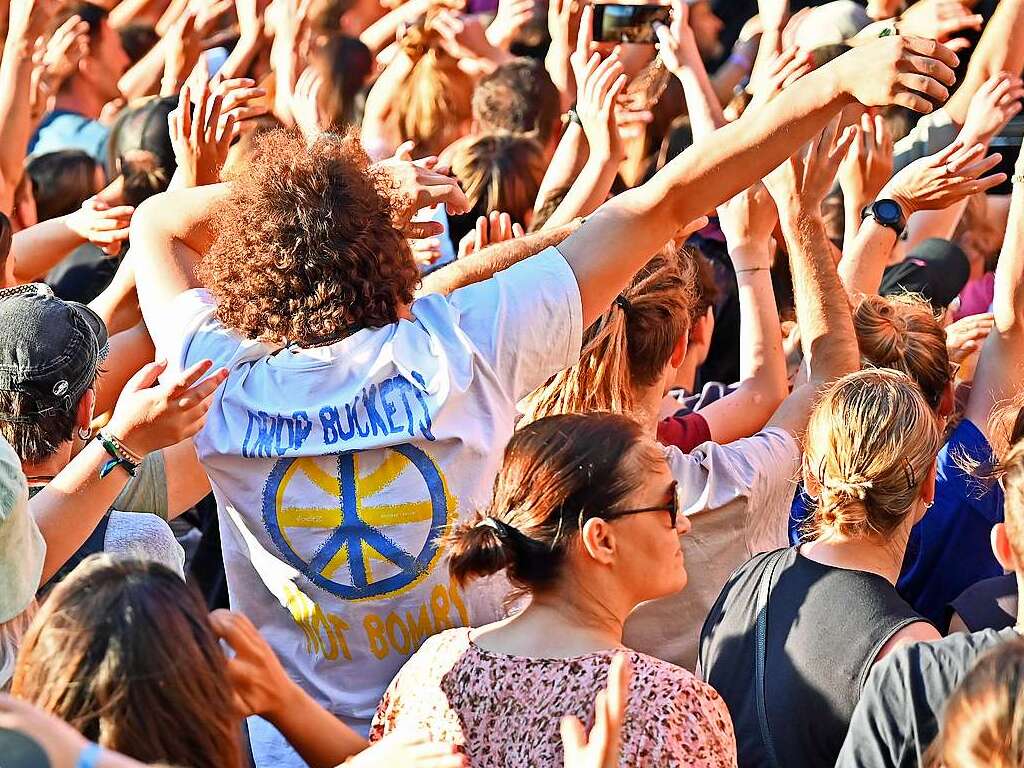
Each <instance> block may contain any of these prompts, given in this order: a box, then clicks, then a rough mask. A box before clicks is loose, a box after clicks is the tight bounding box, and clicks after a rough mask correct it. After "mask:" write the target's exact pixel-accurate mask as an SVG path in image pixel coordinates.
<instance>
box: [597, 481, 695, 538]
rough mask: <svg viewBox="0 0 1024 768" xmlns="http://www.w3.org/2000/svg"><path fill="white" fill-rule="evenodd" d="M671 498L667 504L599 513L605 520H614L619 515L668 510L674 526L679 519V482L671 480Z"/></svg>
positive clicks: (626, 515)
mask: <svg viewBox="0 0 1024 768" xmlns="http://www.w3.org/2000/svg"><path fill="white" fill-rule="evenodd" d="M671 493H672V498H671V500H670V501H669V502H668V503H667V504H659V505H658V506H656V507H640V508H638V509H622V510H619V511H618V512H608V513H607V514H604V515H600V517H602V518H603V519H605V520H615V519H616V518H619V517H628V516H629V515H639V514H642V513H644V512H668V519H669V521H670V522H671V523H672V527H673V528H675V527H676V522H677V521H678V520H679V484H678V483H676V482H675V481H673V482H672V488H671Z"/></svg>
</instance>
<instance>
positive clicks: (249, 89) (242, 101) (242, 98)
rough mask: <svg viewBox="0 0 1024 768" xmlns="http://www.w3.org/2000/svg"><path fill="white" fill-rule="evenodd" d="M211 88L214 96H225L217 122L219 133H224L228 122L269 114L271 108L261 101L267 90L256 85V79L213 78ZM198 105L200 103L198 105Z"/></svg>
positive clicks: (240, 121)
mask: <svg viewBox="0 0 1024 768" xmlns="http://www.w3.org/2000/svg"><path fill="white" fill-rule="evenodd" d="M210 90H211V93H212V94H213V95H214V96H223V97H224V103H223V104H222V105H221V108H220V120H219V121H218V122H217V132H218V134H220V133H223V132H224V130H225V128H226V127H227V123H228V122H229V121H232V122H234V123H236V124H237V123H242V122H244V121H246V120H252V119H253V118H254V117H259V116H261V115H265V114H267V112H268V111H269V108H268V106H267V104H266V103H264V102H262V101H260V100H261V99H262V98H263V97H264V96H266V95H267V92H266V91H265V90H264V89H262V88H257V87H256V81H255V80H253V79H251V78H248V77H235V78H231V79H230V80H222V79H220V78H219V77H215V78H213V80H212V81H211V82H210ZM197 106H198V105H197Z"/></svg>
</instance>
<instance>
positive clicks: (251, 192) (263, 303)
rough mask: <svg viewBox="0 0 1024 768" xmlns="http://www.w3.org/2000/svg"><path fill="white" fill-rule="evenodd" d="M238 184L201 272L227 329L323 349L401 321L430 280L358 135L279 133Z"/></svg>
mask: <svg viewBox="0 0 1024 768" xmlns="http://www.w3.org/2000/svg"><path fill="white" fill-rule="evenodd" d="M231 178H232V182H233V183H232V186H231V193H230V195H229V196H228V198H227V200H226V201H225V202H224V204H223V205H222V206H221V207H220V208H219V209H218V211H217V215H216V230H215V231H216V232H217V237H216V239H215V240H214V242H213V244H212V245H211V247H210V250H209V253H208V254H207V256H206V258H205V259H203V263H202V264H201V266H200V279H201V280H202V281H203V285H206V286H207V287H209V289H210V291H211V292H212V293H213V295H214V296H215V297H216V299H217V316H218V317H219V318H220V320H221V322H223V323H224V324H225V325H227V326H228V327H230V328H233V329H235V330H237V331H239V332H240V333H241V334H243V335H244V336H245V337H246V338H249V339H259V340H264V341H273V342H275V343H280V342H283V341H285V340H287V341H289V342H293V343H295V344H298V345H300V346H304V347H313V346H320V345H323V344H328V343H331V342H334V341H338V340H339V339H341V338H343V337H345V336H347V335H349V334H351V333H354V332H355V331H358V330H361V329H363V328H378V327H381V326H384V325H387V324H389V323H394V322H396V321H397V320H398V313H399V311H400V309H401V308H402V307H403V306H404V305H406V304H408V303H409V302H411V301H412V297H413V290H414V289H415V287H416V284H417V282H418V281H419V270H418V269H417V268H416V263H415V261H413V257H412V252H411V251H410V250H409V244H408V242H407V241H406V240H405V238H404V237H403V236H402V233H401V232H399V231H398V230H397V229H395V228H394V226H392V222H391V214H392V210H391V201H389V200H388V199H387V198H386V197H385V196H384V195H383V194H382V193H381V191H379V190H378V189H377V187H376V186H375V180H374V179H373V177H372V176H371V174H370V170H369V158H367V156H366V154H365V153H364V152H363V150H362V147H361V146H360V145H359V141H358V139H357V138H356V137H355V136H354V135H348V136H345V137H343V138H339V137H337V136H335V135H333V134H323V135H321V137H320V138H319V139H318V140H317V141H316V143H315V144H313V146H311V147H307V146H306V142H305V141H304V140H303V139H302V137H301V136H299V135H298V133H297V132H294V131H273V132H271V133H267V134H265V135H263V136H261V137H260V138H259V139H257V141H256V148H255V151H254V153H253V155H252V157H250V158H249V159H248V161H247V162H246V163H244V164H242V165H241V166H240V167H239V168H238V169H237V170H236V171H233V172H232V174H231Z"/></svg>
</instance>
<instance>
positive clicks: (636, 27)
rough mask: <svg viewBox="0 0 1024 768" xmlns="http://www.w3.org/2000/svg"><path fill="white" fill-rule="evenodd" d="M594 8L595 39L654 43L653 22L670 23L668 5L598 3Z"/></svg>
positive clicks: (667, 24)
mask: <svg viewBox="0 0 1024 768" xmlns="http://www.w3.org/2000/svg"><path fill="white" fill-rule="evenodd" d="M593 8H594V42H595V43H656V42H657V41H658V38H657V35H655V34H654V25H655V23H661V24H664V25H665V26H666V27H667V26H670V25H671V24H672V9H671V8H670V7H669V6H667V5H633V4H630V3H601V4H600V5H597V4H595V5H594V6H593Z"/></svg>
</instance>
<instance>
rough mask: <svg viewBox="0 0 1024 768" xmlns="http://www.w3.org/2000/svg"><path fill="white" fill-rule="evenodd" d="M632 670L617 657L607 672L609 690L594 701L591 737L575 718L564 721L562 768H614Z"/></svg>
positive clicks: (562, 728) (625, 659)
mask: <svg viewBox="0 0 1024 768" xmlns="http://www.w3.org/2000/svg"><path fill="white" fill-rule="evenodd" d="M631 675H632V668H631V666H630V664H629V660H628V659H627V658H626V656H625V655H624V654H621V653H620V654H617V655H616V656H615V658H614V659H612V664H611V667H610V668H609V669H608V687H607V688H606V689H605V690H603V691H601V692H600V693H599V694H597V699H596V700H595V701H594V727H593V728H591V729H590V736H589V738H588V737H587V732H586V730H585V729H584V728H583V723H581V722H580V721H579V719H578V718H576V717H563V718H562V723H561V731H562V746H563V748H564V749H565V768H616V766H618V764H619V742H620V737H621V733H622V721H623V719H624V718H625V715H626V702H627V699H628V697H629V678H630V676H631Z"/></svg>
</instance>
